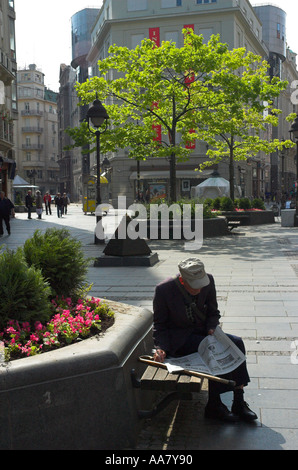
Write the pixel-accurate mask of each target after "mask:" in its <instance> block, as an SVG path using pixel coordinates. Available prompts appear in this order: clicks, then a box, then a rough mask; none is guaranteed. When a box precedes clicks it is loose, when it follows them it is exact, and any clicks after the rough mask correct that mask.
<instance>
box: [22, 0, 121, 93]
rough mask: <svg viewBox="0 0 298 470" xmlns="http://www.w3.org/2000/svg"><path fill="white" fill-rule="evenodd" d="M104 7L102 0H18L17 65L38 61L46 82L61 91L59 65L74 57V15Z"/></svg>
mask: <svg viewBox="0 0 298 470" xmlns="http://www.w3.org/2000/svg"><path fill="white" fill-rule="evenodd" d="M119 1H122V0H119ZM101 6H102V0H50V1H49V2H46V1H45V0H15V12H16V22H15V28H16V48H17V64H18V68H19V69H20V68H23V67H24V66H27V67H28V65H29V64H36V65H37V68H38V69H40V70H42V72H43V73H44V74H45V85H46V86H47V87H48V88H49V89H51V90H53V91H59V72H60V64H66V65H70V63H71V60H72V57H71V17H72V16H73V15H74V14H75V13H76V12H78V11H80V10H83V9H84V8H88V7H91V8H100V7H101Z"/></svg>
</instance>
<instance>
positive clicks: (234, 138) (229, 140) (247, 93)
mask: <svg viewBox="0 0 298 470" xmlns="http://www.w3.org/2000/svg"><path fill="white" fill-rule="evenodd" d="M238 52H239V54H240V55H241V56H242V57H243V60H244V62H243V65H244V70H242V72H241V74H239V75H235V74H234V73H231V71H230V70H229V69H228V68H226V69H224V70H222V72H221V74H220V76H215V77H214V82H213V86H215V87H216V86H218V87H219V88H220V89H221V92H222V93H223V94H224V96H225V99H224V102H223V103H221V104H218V105H217V108H216V109H213V110H211V109H210V110H209V112H208V115H205V117H204V118H203V119H204V120H205V121H206V123H207V126H206V127H205V128H197V133H196V137H197V138H201V139H203V140H205V141H206V142H207V144H208V145H209V149H208V151H207V155H208V157H209V161H206V162H204V163H203V164H201V165H200V169H203V168H205V167H206V166H211V165H213V164H214V163H218V162H219V161H221V160H223V159H227V160H228V161H229V179H230V191H231V198H232V199H233V200H234V162H235V161H240V160H247V159H248V158H249V157H253V156H257V155H258V154H259V152H264V153H265V154H269V153H272V152H275V151H276V150H277V149H278V150H282V148H283V147H286V148H289V147H292V146H293V143H292V142H291V141H290V140H287V141H279V140H278V139H274V140H273V141H272V140H270V139H268V134H270V130H271V127H272V126H278V120H279V115H280V114H281V111H280V110H279V109H276V108H275V106H274V102H275V99H276V98H277V97H278V96H279V95H280V93H281V91H282V90H284V89H285V88H286V87H287V85H288V82H286V81H281V80H279V79H278V78H276V77H274V78H273V79H270V77H269V75H268V68H269V65H268V63H267V62H265V61H262V60H261V58H260V57H258V56H255V55H253V54H247V55H246V56H245V54H246V53H245V50H244V49H239V50H238ZM204 113H205V111H203V112H202V115H204ZM205 114H206V113H205ZM266 134H267V138H266Z"/></svg>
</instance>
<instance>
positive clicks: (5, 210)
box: [0, 197, 14, 217]
mask: <svg viewBox="0 0 298 470" xmlns="http://www.w3.org/2000/svg"><path fill="white" fill-rule="evenodd" d="M13 208H14V205H13V203H12V202H11V200H10V199H8V198H7V197H5V198H4V199H1V198H0V215H1V217H8V216H10V214H11V211H12V209H13Z"/></svg>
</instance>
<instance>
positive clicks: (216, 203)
mask: <svg viewBox="0 0 298 470" xmlns="http://www.w3.org/2000/svg"><path fill="white" fill-rule="evenodd" d="M220 208H221V198H220V197H216V198H215V199H214V200H213V209H214V210H215V211H219V210H220Z"/></svg>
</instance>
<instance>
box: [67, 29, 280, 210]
mask: <svg viewBox="0 0 298 470" xmlns="http://www.w3.org/2000/svg"><path fill="white" fill-rule="evenodd" d="M183 34H184V38H185V41H184V45H183V47H181V48H177V47H176V44H175V43H173V42H168V41H167V42H163V43H162V44H161V46H160V47H156V44H155V43H154V42H153V41H151V40H149V39H146V40H144V41H142V44H141V46H138V47H136V49H134V50H130V49H128V48H126V47H118V46H115V45H114V46H111V47H110V49H109V54H110V55H109V56H108V57H107V58H106V59H104V60H102V61H99V75H100V76H98V77H93V78H91V79H89V80H87V81H86V82H85V83H83V84H81V85H78V86H77V91H78V96H79V98H80V99H81V102H82V104H87V103H90V102H91V101H92V100H94V98H95V97H96V96H97V97H98V99H99V100H101V101H104V102H105V107H106V108H107V111H108V114H109V116H110V118H111V119H110V127H109V130H108V132H106V133H104V134H103V135H102V142H101V145H102V151H103V152H107V151H115V150H116V149H117V148H129V149H130V157H132V158H136V159H146V157H147V156H148V155H152V156H155V157H165V158H167V159H169V161H170V200H171V201H172V202H175V201H176V162H177V159H178V160H179V161H183V160H187V159H188V158H189V156H190V154H191V153H192V151H193V149H192V148H191V147H192V146H191V145H189V143H190V142H193V141H195V139H196V138H200V139H202V138H205V139H206V140H207V138H208V139H209V138H211V141H212V142H213V140H212V139H213V135H214V132H215V123H216V121H218V120H220V119H224V116H225V113H226V112H227V109H232V105H231V93H232V91H233V92H234V91H235V92H237V95H241V93H243V92H244V94H243V99H242V103H245V105H246V108H245V109H248V107H249V106H258V107H259V109H260V108H261V107H262V105H260V98H261V96H260V93H259V91H260V90H261V91H262V99H264V100H265V98H266V99H268V101H269V95H270V93H269V91H270V90H266V89H265V88H262V89H261V86H260V82H259V80H257V79H256V80H254V76H253V74H252V70H253V65H252V64H253V63H254V61H255V62H257V61H258V62H259V61H260V58H259V57H258V56H253V55H252V54H249V58H248V57H247V56H246V51H245V49H235V50H232V51H230V50H229V49H228V46H227V45H226V44H222V43H220V41H219V37H218V36H212V38H211V39H210V41H209V42H208V44H204V41H203V37H202V36H198V35H196V34H194V33H193V32H192V30H190V29H187V30H183ZM243 68H244V70H246V69H249V73H250V74H251V79H250V83H251V90H252V92H251V93H249V92H248V91H249V87H248V89H247V90H245V86H244V84H243V83H242V82H241V76H239V75H238V71H239V70H241V69H243ZM231 77H232V83H233V86H232V84H230V83H229V80H231ZM267 85H268V87H269V83H267ZM278 85H279V90H280V89H282V87H281V85H280V84H278ZM227 93H229V95H227ZM237 109H238V106H237ZM209 122H210V124H209ZM216 130H217V129H216ZM68 132H69V134H70V135H71V136H72V138H73V139H74V141H75V145H81V146H82V145H84V144H86V143H90V142H91V136H90V134H89V133H88V131H87V125H86V123H83V124H82V126H81V128H80V129H73V130H68ZM220 134H221V132H219V134H218V135H220Z"/></svg>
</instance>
